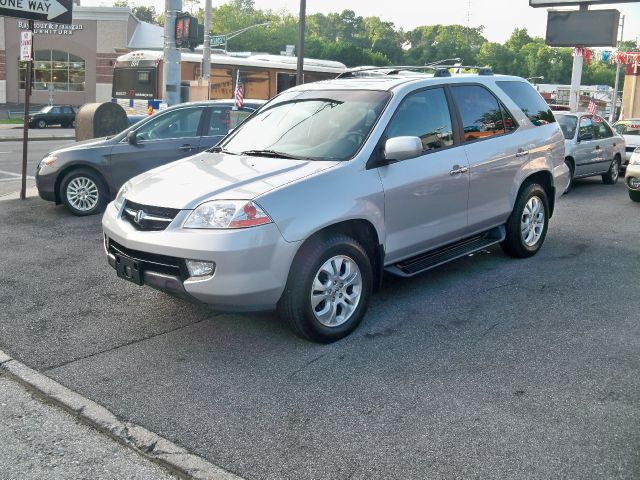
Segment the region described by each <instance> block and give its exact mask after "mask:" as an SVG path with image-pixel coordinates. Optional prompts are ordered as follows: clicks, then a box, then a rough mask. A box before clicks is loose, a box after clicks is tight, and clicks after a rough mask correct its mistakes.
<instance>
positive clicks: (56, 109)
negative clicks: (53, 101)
mask: <svg viewBox="0 0 640 480" xmlns="http://www.w3.org/2000/svg"><path fill="white" fill-rule="evenodd" d="M49 113H53V114H54V115H58V114H59V113H60V108H59V107H53V108H52V109H51V110H50V111H49Z"/></svg>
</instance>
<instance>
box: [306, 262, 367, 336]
mask: <svg viewBox="0 0 640 480" xmlns="http://www.w3.org/2000/svg"><path fill="white" fill-rule="evenodd" d="M361 296H362V275H361V273H360V269H359V268H358V265H357V263H356V262H355V261H354V260H353V259H351V258H350V257H347V256H345V255H336V256H334V257H331V258H330V259H329V260H327V261H326V262H325V263H323V264H322V266H321V267H320V269H319V270H318V271H317V273H316V274H315V277H314V280H313V284H312V286H311V296H310V300H311V310H312V311H313V314H314V315H315V317H316V319H317V320H318V321H319V322H320V323H321V324H322V325H324V326H325V327H337V326H339V325H342V324H343V323H345V322H346V321H347V320H349V318H351V316H352V315H353V313H354V312H355V310H356V308H357V307H358V303H359V302H360V297H361Z"/></svg>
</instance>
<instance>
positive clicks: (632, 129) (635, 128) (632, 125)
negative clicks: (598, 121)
mask: <svg viewBox="0 0 640 480" xmlns="http://www.w3.org/2000/svg"><path fill="white" fill-rule="evenodd" d="M613 128H615V130H616V132H618V133H619V134H620V135H640V120H621V121H619V122H618V123H616V124H615V125H614V126H613Z"/></svg>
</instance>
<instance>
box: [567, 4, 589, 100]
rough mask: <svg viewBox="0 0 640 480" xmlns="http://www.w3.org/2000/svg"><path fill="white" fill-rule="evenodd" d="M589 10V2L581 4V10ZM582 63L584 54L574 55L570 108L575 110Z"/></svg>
mask: <svg viewBox="0 0 640 480" xmlns="http://www.w3.org/2000/svg"><path fill="white" fill-rule="evenodd" d="M587 10H589V5H588V4H581V5H580V11H581V12H586V11H587ZM582 63H583V56H580V57H578V56H575V57H573V70H572V71H571V91H570V92H569V109H570V110H571V111H572V112H575V111H576V110H577V109H578V98H579V96H580V84H581V83H582Z"/></svg>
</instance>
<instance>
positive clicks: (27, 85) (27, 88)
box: [20, 20, 34, 200]
mask: <svg viewBox="0 0 640 480" xmlns="http://www.w3.org/2000/svg"><path fill="white" fill-rule="evenodd" d="M29 31H30V32H31V34H32V36H31V59H30V60H29V61H28V62H27V72H26V77H25V79H24V125H23V129H24V130H23V133H22V186H21V188H20V198H21V199H22V200H24V199H25V198H27V149H28V145H29V99H30V97H31V77H32V76H33V73H32V72H33V69H32V65H33V40H34V38H33V20H29Z"/></svg>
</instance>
